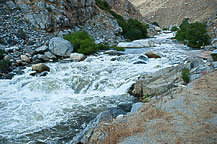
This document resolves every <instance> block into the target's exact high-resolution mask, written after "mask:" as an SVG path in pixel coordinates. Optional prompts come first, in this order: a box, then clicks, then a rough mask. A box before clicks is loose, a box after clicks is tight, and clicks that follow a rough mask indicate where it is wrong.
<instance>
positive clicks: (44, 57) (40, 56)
mask: <svg viewBox="0 0 217 144" xmlns="http://www.w3.org/2000/svg"><path fill="white" fill-rule="evenodd" d="M38 59H40V60H42V61H48V60H49V58H48V57H47V56H46V55H42V54H38Z"/></svg>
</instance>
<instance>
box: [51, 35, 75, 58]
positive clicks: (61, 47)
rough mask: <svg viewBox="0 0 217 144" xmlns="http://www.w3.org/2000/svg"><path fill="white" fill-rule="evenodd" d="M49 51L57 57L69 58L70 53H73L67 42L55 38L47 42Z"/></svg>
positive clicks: (70, 45)
mask: <svg viewBox="0 0 217 144" xmlns="http://www.w3.org/2000/svg"><path fill="white" fill-rule="evenodd" d="M49 50H50V51H51V52H52V53H53V54H55V55H57V56H63V57H69V56H70V53H71V52H73V46H72V44H71V43H70V42H69V41H67V40H65V39H63V38H60V37H55V38H52V39H51V40H50V42H49Z"/></svg>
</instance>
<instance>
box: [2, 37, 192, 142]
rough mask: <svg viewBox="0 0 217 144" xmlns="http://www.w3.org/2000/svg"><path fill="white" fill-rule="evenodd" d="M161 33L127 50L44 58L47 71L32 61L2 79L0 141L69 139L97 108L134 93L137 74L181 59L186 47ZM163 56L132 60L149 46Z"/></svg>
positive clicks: (119, 101) (56, 140)
mask: <svg viewBox="0 0 217 144" xmlns="http://www.w3.org/2000/svg"><path fill="white" fill-rule="evenodd" d="M171 36H172V34H162V35H160V36H158V37H157V38H152V39H151V40H153V41H154V42H155V44H156V47H153V48H140V49H126V51H125V55H122V56H110V55H106V54H103V52H101V53H99V54H97V55H94V56H89V57H87V59H86V60H84V61H82V62H57V63H47V65H48V66H49V67H50V69H51V71H50V72H49V73H48V75H47V76H45V77H37V76H35V77H32V76H30V75H29V74H30V73H31V72H32V70H31V67H26V69H25V73H24V74H23V75H16V76H15V77H14V78H13V79H12V80H0V143H37V142H44V143H67V142H68V141H70V140H71V139H72V138H73V136H74V135H75V134H76V133H78V132H79V131H80V130H81V129H82V126H84V125H85V124H86V123H87V122H88V121H90V120H91V119H93V118H94V117H95V116H96V115H97V113H99V112H102V111H104V110H106V109H107V108H109V107H114V106H117V105H118V104H119V103H122V102H132V101H133V100H134V99H135V98H134V97H132V96H130V95H129V94H127V91H128V89H129V87H130V86H131V85H132V84H133V83H134V82H135V81H136V80H137V78H138V77H139V76H140V75H144V74H145V73H149V72H154V71H157V70H159V69H161V68H165V67H170V66H173V65H175V64H178V63H182V62H183V61H184V60H185V59H186V58H187V57H188V51H189V49H188V48H187V47H185V46H183V45H180V44H176V43H174V42H172V40H169V39H167V38H169V37H171ZM150 50H152V51H154V52H156V53H159V54H160V55H161V56H162V58H159V59H148V60H147V61H146V63H147V64H134V63H135V62H136V61H138V60H141V59H140V56H145V55H144V53H145V52H147V51H150Z"/></svg>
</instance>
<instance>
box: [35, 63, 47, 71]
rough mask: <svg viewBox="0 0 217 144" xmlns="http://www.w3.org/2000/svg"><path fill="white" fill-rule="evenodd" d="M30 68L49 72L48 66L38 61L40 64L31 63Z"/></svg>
mask: <svg viewBox="0 0 217 144" xmlns="http://www.w3.org/2000/svg"><path fill="white" fill-rule="evenodd" d="M32 70H33V71H36V72H37V73H41V72H44V71H48V72H49V71H50V68H49V67H48V66H47V65H46V64H43V63H40V64H35V65H33V66H32Z"/></svg>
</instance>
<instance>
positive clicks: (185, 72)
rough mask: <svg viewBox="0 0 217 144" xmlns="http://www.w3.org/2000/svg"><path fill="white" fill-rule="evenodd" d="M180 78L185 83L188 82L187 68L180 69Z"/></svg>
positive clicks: (188, 73) (188, 71) (188, 72)
mask: <svg viewBox="0 0 217 144" xmlns="http://www.w3.org/2000/svg"><path fill="white" fill-rule="evenodd" d="M182 79H183V81H184V82H185V83H189V82H190V70H189V69H188V68H184V69H183V70H182Z"/></svg>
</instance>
